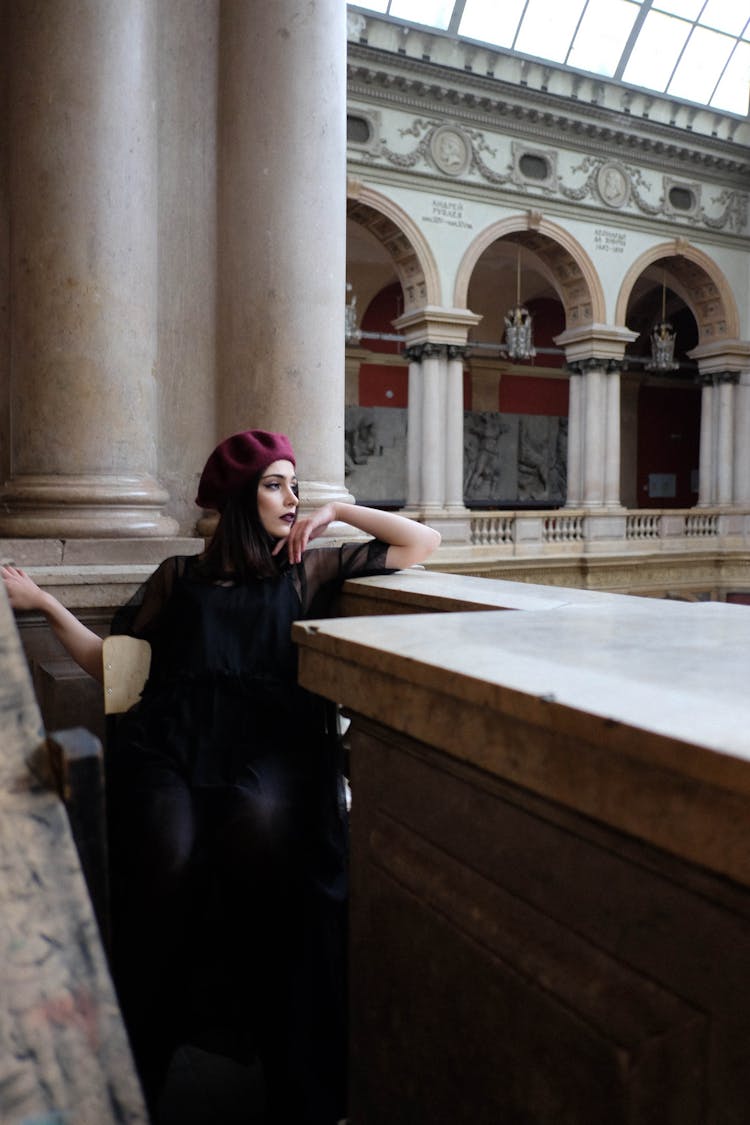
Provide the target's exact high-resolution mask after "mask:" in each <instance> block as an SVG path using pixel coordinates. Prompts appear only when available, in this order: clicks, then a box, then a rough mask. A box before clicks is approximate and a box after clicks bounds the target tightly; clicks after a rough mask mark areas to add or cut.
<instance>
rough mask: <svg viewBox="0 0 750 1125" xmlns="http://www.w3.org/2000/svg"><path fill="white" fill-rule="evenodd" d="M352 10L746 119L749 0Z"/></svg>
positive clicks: (525, 1)
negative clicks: (525, 56)
mask: <svg viewBox="0 0 750 1125" xmlns="http://www.w3.org/2000/svg"><path fill="white" fill-rule="evenodd" d="M354 6H355V7H357V8H359V9H361V10H362V11H369V12H378V13H380V14H381V15H385V16H391V17H392V18H394V19H398V20H403V21H405V22H407V23H413V24H418V25H420V26H422V27H432V28H435V29H437V30H439V31H443V32H448V33H449V34H452V35H457V36H458V37H460V38H462V39H471V40H474V41H477V42H480V43H486V44H488V45H489V46H493V47H499V48H501V49H502V50H510V51H517V52H519V53H520V54H523V55H529V56H531V57H532V58H537V59H542V60H544V61H549V62H554V63H558V64H560V65H562V66H570V67H574V68H575V69H576V70H582V71H589V72H590V73H592V74H599V75H601V76H602V77H606V78H614V79H616V80H618V81H622V82H626V83H628V84H630V85H633V86H640V87H642V88H644V89H647V90H655V91H658V92H659V93H663V94H667V95H671V96H672V97H674V98H679V99H680V100H681V101H690V102H698V103H699V104H701V105H708V106H711V107H712V108H714V109H716V110H720V111H723V112H726V113H735V114H738V115H740V116H742V117H745V116H747V114H748V94H749V93H750V0H502V2H500V0H374V2H373V3H369V4H367V3H357V4H356V5H354Z"/></svg>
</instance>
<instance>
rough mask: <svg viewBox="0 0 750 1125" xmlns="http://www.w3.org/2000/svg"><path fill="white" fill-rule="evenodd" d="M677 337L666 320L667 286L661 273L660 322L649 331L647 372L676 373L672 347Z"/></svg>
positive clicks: (677, 365)
mask: <svg viewBox="0 0 750 1125" xmlns="http://www.w3.org/2000/svg"><path fill="white" fill-rule="evenodd" d="M676 341H677V335H676V333H675V330H674V328H673V327H672V325H671V324H670V323H669V321H668V320H667V284H666V276H665V274H664V273H662V282H661V320H660V321H659V322H658V324H655V325H654V327H653V328H652V329H651V362H650V363H647V364H646V370H647V371H676V370H677V369H678V367H679V366H680V365H679V363H676V362H675V358H674V346H675V343H676Z"/></svg>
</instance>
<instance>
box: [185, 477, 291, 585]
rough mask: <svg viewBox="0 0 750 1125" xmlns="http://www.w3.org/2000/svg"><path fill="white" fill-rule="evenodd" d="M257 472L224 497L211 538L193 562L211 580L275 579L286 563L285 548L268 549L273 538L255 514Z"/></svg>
mask: <svg viewBox="0 0 750 1125" xmlns="http://www.w3.org/2000/svg"><path fill="white" fill-rule="evenodd" d="M260 478H261V473H257V474H256V475H255V476H254V477H252V478H251V479H250V481H248V483H247V484H246V485H245V487H244V488H243V489H241V490H240V491H239V492H235V493H233V494H232V495H231V496H229V497H228V498H227V501H226V504H225V506H224V510H223V512H222V514H221V518H220V519H219V523H218V525H217V527H216V531H215V532H214V534H213V538H212V539H211V541H210V543H209V544H208V546H207V548H206V551H205V554H204V555H203V558H202V559H201V560H200V562H199V563H198V564H197V569H198V571H199V573H200V574H201V575H202V576H204V577H206V578H211V579H216V578H224V577H228V576H230V575H231V576H232V577H233V578H235V579H237V580H239V581H244V580H246V579H248V578H276V577H277V576H278V575H279V574H280V573H281V571H282V570H283V569H284V568H285V567H286V565H287V558H286V550H285V549H284V550H282V551H281V552H280V553H279V554H278V555H272V554H271V552H272V551H273V548H274V546H275V540H274V539H272V537H271V536H270V535H269V534H268V532H267V531H266V529H265V528H264V527H263V524H262V523H261V520H260V516H259V514H258V487H259V485H260Z"/></svg>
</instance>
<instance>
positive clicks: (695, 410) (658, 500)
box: [621, 256, 716, 508]
mask: <svg viewBox="0 0 750 1125" xmlns="http://www.w3.org/2000/svg"><path fill="white" fill-rule="evenodd" d="M695 281H696V271H695V267H694V266H692V267H690V268H688V269H686V267H685V261H684V259H682V258H679V257H674V256H665V257H662V258H657V259H656V260H654V261H652V262H651V263H649V264H648V265H647V266H646V267H645V268H644V269H643V271H642V273H641V274H640V276H639V277H638V278H637V279H636V280H635V282H634V283H633V285H632V287H631V289H630V293H629V296H628V303H627V311H626V323H627V326H628V328H630V329H631V331H633V332H637V333H638V338H637V339H636V340H634V341H633V343H632V344H630V345H629V346H628V348H627V350H626V374H625V376H624V378H623V428H622V481H621V497H622V502H623V503H624V504H625V506H626V507H628V508H690V507H693V506H694V505H695V503H696V502H697V499H698V465H699V457H700V411H701V394H700V387H699V385H698V379H697V377H698V366H697V364H696V362H695V361H694V360H693V359H691V358H690V352H691V351H692V350H693V349H694V348H695V347H696V346H697V345H698V343H699V340H700V326H699V323H698V320H697V319H696V315H695V311H694V309H696V308H697V309H699V310H700V309H701V308H702V310H703V317H704V326H703V327H704V331H705V330H706V327H707V323H708V320H707V318H708V316H711V315H715V313H716V309H715V307H714V309H713V311H712V313H709V311H708V310H707V309H706V308H705V301H704V302H703V303H702V304H701V302H700V301H699V302H698V303H696V301H695V297H696V293H695ZM708 281H709V279H707V278H706V277H705V276H703V277H702V278H701V284H700V288H701V289H702V290H703V293H704V297H705V294H706V287H707V284H708ZM661 323H667V324H669V325H670V326H671V332H672V333H673V334H674V351H673V360H672V364H673V366H672V367H671V369H669V368H667V367H664V368H663V369H660V367H659V365H658V361H657V360H656V357H655V356H654V355H653V354H652V352H653V346H652V334H653V333H654V331H655V329H656V326H657V325H659V324H661ZM715 327H716V322H714V328H715Z"/></svg>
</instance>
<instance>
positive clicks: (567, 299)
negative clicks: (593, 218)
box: [453, 211, 606, 329]
mask: <svg viewBox="0 0 750 1125" xmlns="http://www.w3.org/2000/svg"><path fill="white" fill-rule="evenodd" d="M519 232H520V233H521V234H522V235H523V238H522V239H521V241H522V244H523V246H525V247H526V248H527V249H528V250H530V251H531V252H532V253H533V254H535V255H536V256H537V257H538V258H539V259H540V261H541V263H542V265H543V267H545V272H546V274H547V276H548V277H549V280H550V283H551V284H552V286H553V287H554V289H555V290H556V291H557V293H558V295H559V297H560V300H561V302H562V304H563V307H564V309H565V327H566V329H571V328H580V327H582V326H583V325H586V324H604V323H606V305H605V301H604V290H603V289H602V285H601V282H600V280H599V277H598V275H597V272H596V270H595V269H594V264H593V262H592V261H591V259H590V258H589V256H588V254H587V253H586V251H585V250H584V249H583V247H582V246H581V245H580V244H579V243H578V242H577V241H576V239H575V238H573V236H572V235H571V234H569V233H568V232H567V231H566V230H564V229H563V227H559V226H557V224H556V223H551V222H549V220H548V219H545V218H544V217H543V216H542V215H540V214H539V212H537V211H527V212H526V213H525V214H522V215H511V216H509V217H508V218H507V219H501V220H500V221H499V222H497V223H493V224H492V226H489V227H487V229H486V230H484V231H482V232H481V234H479V235H477V237H476V238H475V239H474V241H473V242H472V244H471V245H470V246H469V248H468V249H467V251H466V253H465V254H464V256H463V258H462V259H461V264H460V265H459V267H458V272H457V274H456V286H455V295H454V300H453V304H454V305H455V307H456V308H459V309H462V308H465V307H466V301H467V299H468V294H469V282H470V281H471V275H472V273H473V272H474V268H475V266H476V264H477V262H478V261H479V259H480V257H481V256H482V254H483V253H484V251H485V250H486V249H487V248H488V247H489V246H491V245H492V243H493V242H496V241H497V240H498V239H499V238H506V237H507V236H508V235H511V234H517V233H519Z"/></svg>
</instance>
